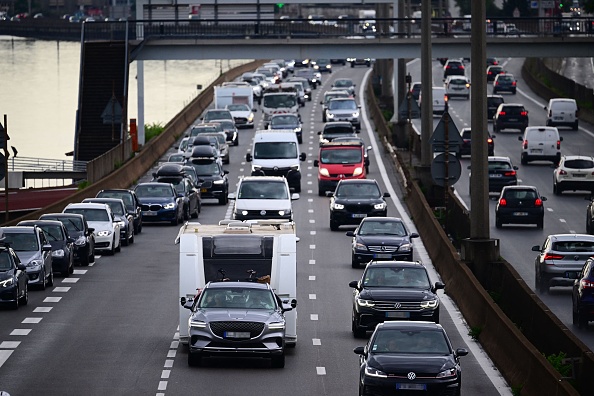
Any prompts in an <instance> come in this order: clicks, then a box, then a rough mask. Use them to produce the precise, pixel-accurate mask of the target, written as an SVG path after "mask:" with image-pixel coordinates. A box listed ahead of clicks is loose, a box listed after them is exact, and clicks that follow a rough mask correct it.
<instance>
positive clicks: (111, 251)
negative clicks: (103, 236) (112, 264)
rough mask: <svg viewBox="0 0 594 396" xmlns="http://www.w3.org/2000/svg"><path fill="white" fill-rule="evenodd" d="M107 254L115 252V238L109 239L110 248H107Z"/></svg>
mask: <svg viewBox="0 0 594 396" xmlns="http://www.w3.org/2000/svg"><path fill="white" fill-rule="evenodd" d="M107 254H108V255H110V256H113V255H114V254H115V240H113V241H111V249H109V251H108V252H107Z"/></svg>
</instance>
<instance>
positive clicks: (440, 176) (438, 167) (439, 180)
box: [431, 153, 462, 187]
mask: <svg viewBox="0 0 594 396" xmlns="http://www.w3.org/2000/svg"><path fill="white" fill-rule="evenodd" d="M446 167H447V174H448V177H447V183H448V186H451V185H453V184H456V182H458V180H460V175H461V174H462V166H461V165H460V160H459V159H458V158H456V156H455V155H454V154H452V153H439V154H437V156H435V158H434V159H433V161H431V177H432V178H433V181H434V182H435V184H437V185H438V186H442V187H444V186H445V185H446Z"/></svg>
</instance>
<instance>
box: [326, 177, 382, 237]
mask: <svg viewBox="0 0 594 396" xmlns="http://www.w3.org/2000/svg"><path fill="white" fill-rule="evenodd" d="M327 194H328V195H330V197H331V198H330V229H331V230H332V231H337V230H338V227H339V226H341V225H359V223H360V222H361V220H362V219H364V218H366V217H371V216H381V217H386V215H387V213H388V205H387V203H386V201H385V199H384V198H387V197H389V196H390V194H389V193H383V194H382V192H381V190H380V188H379V185H378V184H377V182H376V181H375V180H373V179H348V180H347V179H343V180H341V181H339V182H338V185H337V186H336V190H335V191H334V193H327Z"/></svg>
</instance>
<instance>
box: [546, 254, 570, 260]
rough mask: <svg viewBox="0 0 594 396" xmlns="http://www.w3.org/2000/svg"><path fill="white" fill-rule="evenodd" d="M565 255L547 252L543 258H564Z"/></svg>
mask: <svg viewBox="0 0 594 396" xmlns="http://www.w3.org/2000/svg"><path fill="white" fill-rule="evenodd" d="M564 257H565V256H562V255H560V254H553V253H547V254H545V256H544V258H543V260H563V258H564Z"/></svg>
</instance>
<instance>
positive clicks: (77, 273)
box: [72, 269, 88, 275]
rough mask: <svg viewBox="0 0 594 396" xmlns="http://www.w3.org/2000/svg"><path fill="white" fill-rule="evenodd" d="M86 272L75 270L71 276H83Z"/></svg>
mask: <svg viewBox="0 0 594 396" xmlns="http://www.w3.org/2000/svg"><path fill="white" fill-rule="evenodd" d="M87 271H88V270H81V269H75V270H74V272H73V273H72V274H73V275H84V274H86V273H87Z"/></svg>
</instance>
